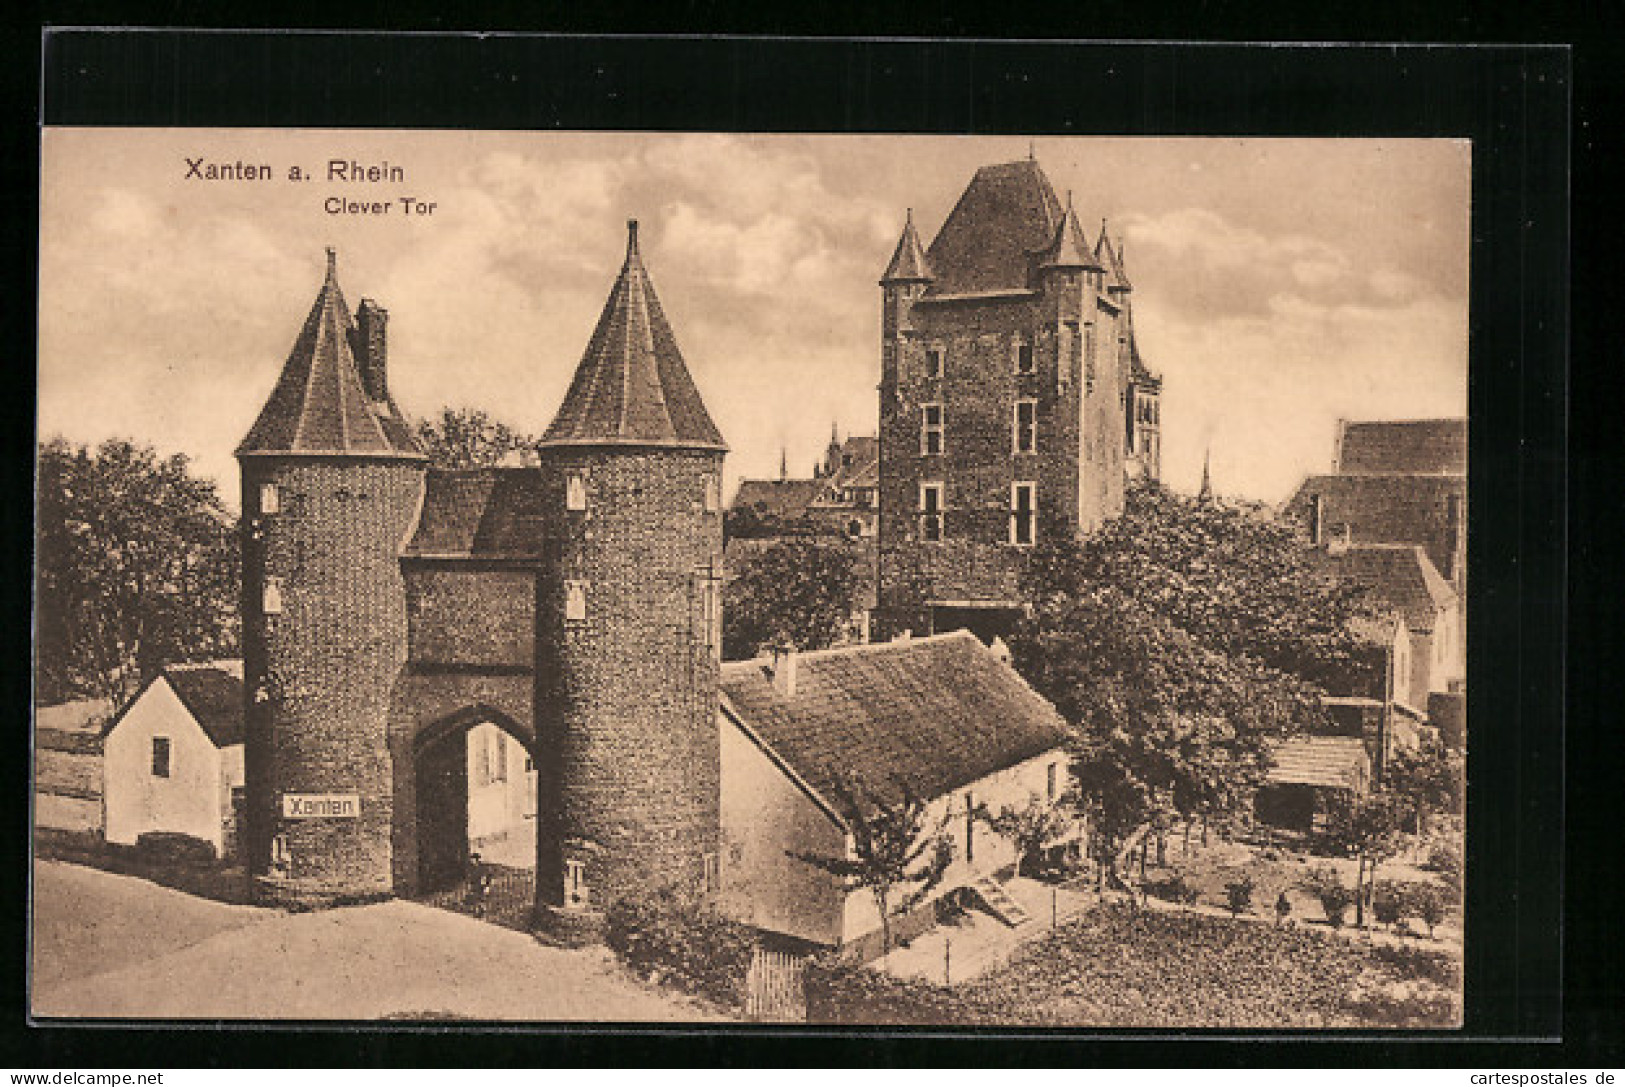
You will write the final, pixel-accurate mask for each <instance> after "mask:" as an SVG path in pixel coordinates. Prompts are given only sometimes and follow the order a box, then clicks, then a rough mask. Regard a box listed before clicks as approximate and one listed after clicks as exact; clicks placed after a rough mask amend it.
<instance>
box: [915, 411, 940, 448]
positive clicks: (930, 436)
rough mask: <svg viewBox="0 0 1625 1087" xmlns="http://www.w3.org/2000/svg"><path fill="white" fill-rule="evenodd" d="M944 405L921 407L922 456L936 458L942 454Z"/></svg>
mask: <svg viewBox="0 0 1625 1087" xmlns="http://www.w3.org/2000/svg"><path fill="white" fill-rule="evenodd" d="M942 432H943V420H942V405H941V404H922V405H920V453H921V455H922V456H927V457H931V456H936V455H937V454H940V453H941V452H942V444H943V442H942Z"/></svg>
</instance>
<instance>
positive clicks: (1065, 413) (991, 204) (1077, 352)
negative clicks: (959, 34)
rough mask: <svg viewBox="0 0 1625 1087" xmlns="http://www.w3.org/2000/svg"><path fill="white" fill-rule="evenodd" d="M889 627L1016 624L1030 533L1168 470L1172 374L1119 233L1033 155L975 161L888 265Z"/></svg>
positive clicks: (1088, 523)
mask: <svg viewBox="0 0 1625 1087" xmlns="http://www.w3.org/2000/svg"><path fill="white" fill-rule="evenodd" d="M880 287H881V293H882V302H881V376H880V529H879V532H880V538H879V553H880V554H879V569H880V575H879V577H880V590H879V608H878V611H877V615H876V628H877V629H876V632H877V634H879V635H880V636H881V637H885V636H888V635H890V634H896V633H899V632H901V631H903V630H911V631H913V632H915V633H931V632H936V631H946V630H954V629H956V628H959V627H967V628H969V629H971V630H972V631H974V632H976V633H977V634H979V635H981V636H983V637H984V638H990V637H992V636H993V635H994V634H998V633H1001V632H1003V631H1006V630H1008V629H1009V627H1010V626H1011V625H1012V624H1013V622H1014V621H1015V619H1016V617H1017V616H1018V615H1019V608H1020V592H1019V588H1020V578H1021V573H1022V570H1023V568H1024V566H1025V564H1026V561H1027V557H1028V556H1029V555H1030V554H1031V552H1032V548H1033V547H1034V545H1035V544H1037V543H1038V542H1039V541H1040V540H1042V539H1044V538H1045V536H1046V535H1048V534H1051V533H1070V534H1080V533H1085V532H1088V531H1090V530H1092V529H1094V528H1096V527H1098V526H1099V525H1100V524H1101V523H1102V522H1103V521H1105V520H1107V519H1109V518H1111V517H1114V516H1116V515H1117V514H1119V513H1120V512H1121V511H1122V508H1123V487H1124V480H1125V477H1126V476H1127V475H1130V474H1144V475H1148V476H1150V477H1151V478H1157V477H1158V475H1159V473H1160V457H1161V450H1160V444H1161V437H1160V422H1161V420H1160V409H1159V393H1160V391H1161V382H1160V379H1158V378H1157V377H1156V376H1155V375H1154V374H1153V373H1151V371H1150V370H1149V369H1148V368H1147V367H1146V366H1145V364H1144V362H1143V361H1142V359H1141V358H1140V353H1139V348H1138V346H1137V344H1136V342H1135V336H1134V323H1133V309H1132V297H1131V296H1132V291H1133V287H1132V286H1131V285H1130V283H1129V279H1128V275H1127V273H1126V271H1125V268H1124V262H1123V251H1122V246H1121V243H1114V242H1113V241H1112V240H1111V239H1110V238H1109V237H1108V236H1107V234H1106V230H1105V227H1104V224H1103V225H1102V229H1101V233H1100V237H1099V239H1098V240H1097V241H1096V243H1095V244H1094V245H1093V246H1091V245H1090V244H1089V242H1088V239H1087V238H1086V237H1085V235H1084V231H1083V228H1082V227H1081V226H1080V225H1079V222H1078V217H1077V214H1076V212H1075V210H1074V209H1073V206H1072V202H1071V197H1070V196H1068V198H1067V202H1066V204H1065V205H1063V204H1062V203H1061V202H1060V201H1059V200H1058V199H1057V198H1056V195H1055V191H1054V189H1053V188H1052V187H1051V186H1050V183H1049V180H1048V178H1046V177H1045V176H1044V173H1043V171H1042V170H1041V169H1040V168H1039V165H1038V163H1037V162H1036V161H1034V160H1032V159H1027V160H1023V161H1020V162H1012V163H1007V164H1003V165H997V166H986V167H983V168H982V169H980V170H978V171H977V172H976V175H975V177H973V178H972V179H971V182H970V185H969V186H968V187H967V188H966V189H965V192H964V194H963V195H961V196H960V198H959V202H958V204H957V205H955V207H954V209H953V211H952V212H951V213H950V214H949V215H948V218H947V220H946V221H945V222H944V223H943V225H942V228H941V230H939V231H938V233H937V235H936V238H935V239H934V240H933V241H932V243H931V245H930V247H929V248H928V249H927V248H925V247H924V246H922V245H921V244H920V239H919V235H918V234H917V233H916V231H915V226H914V221H913V215H912V213H910V215H909V217H908V220H907V222H906V224H905V226H904V228H903V234H902V238H901V239H900V240H899V241H898V243H897V248H896V251H895V252H894V254H893V256H892V259H891V263H890V265H888V267H887V268H886V271H885V274H884V275H883V276H882V277H881V280H880Z"/></svg>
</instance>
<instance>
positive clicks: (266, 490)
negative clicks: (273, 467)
mask: <svg viewBox="0 0 1625 1087" xmlns="http://www.w3.org/2000/svg"><path fill="white" fill-rule="evenodd" d="M260 512H261V513H281V512H282V494H281V492H280V491H278V490H277V486H276V484H275V483H261V484H260Z"/></svg>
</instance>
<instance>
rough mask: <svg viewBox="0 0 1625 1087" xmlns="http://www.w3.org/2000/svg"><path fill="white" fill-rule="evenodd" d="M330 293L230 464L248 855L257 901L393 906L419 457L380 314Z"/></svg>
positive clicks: (328, 285)
mask: <svg viewBox="0 0 1625 1087" xmlns="http://www.w3.org/2000/svg"><path fill="white" fill-rule="evenodd" d="M334 265H335V260H334V255H333V251H332V250H331V249H329V250H328V255H327V278H326V280H325V282H324V283H323V284H322V287H321V290H320V292H319V293H318V294H317V296H316V302H315V304H314V305H313V306H312V307H311V311H310V316H309V317H307V318H306V320H305V324H304V327H303V329H302V330H301V331H300V333H299V337H298V339H297V340H296V341H295V343H294V346H293V351H292V352H291V353H290V354H289V356H288V361H287V363H286V364H285V365H284V367H283V370H282V376H281V378H280V379H279V380H278V382H277V384H276V387H275V388H274V389H273V390H272V392H271V396H270V399H269V400H267V401H266V404H265V407H264V408H263V409H262V410H261V412H260V415H259V418H258V419H257V420H256V421H255V423H254V426H253V428H252V429H251V430H250V431H249V433H248V436H247V437H246V438H244V439H243V442H242V444H241V445H240V446H239V447H238V449H237V458H238V462H239V464H240V465H241V467H242V485H243V490H242V503H243V541H242V546H243V556H242V557H243V563H242V576H243V599H242V619H243V632H242V638H243V679H244V688H245V692H246V693H245V697H246V699H247V713H246V717H245V720H246V722H247V729H246V737H245V748H244V761H245V767H244V770H245V778H246V789H245V797H244V800H245V804H244V809H245V810H244V811H243V817H244V819H245V821H246V824H247V825H246V827H245V831H246V833H245V835H244V837H245V841H246V845H247V852H248V865H249V872H250V875H251V876H252V877H253V885H254V891H255V895H256V897H258V898H259V899H260V900H262V901H267V902H285V903H302V904H322V903H330V902H332V901H334V900H335V899H339V898H344V897H352V896H365V895H371V894H384V893H388V892H389V891H390V889H391V875H390V826H391V795H392V784H391V772H390V764H389V748H388V743H387V720H388V710H389V700H390V691H391V688H392V686H393V684H394V682H395V679H396V676H397V674H398V673H399V671H400V669H401V666H402V664H403V663H404V661H405V657H406V606H405V597H404V592H403V588H402V584H401V573H400V565H399V555H400V549H401V546H402V543H403V542H404V540H405V539H406V537H407V535H408V534H409V533H410V531H411V528H412V525H413V523H414V521H415V520H416V518H417V514H418V509H419V506H420V504H421V502H422V495H423V480H424V470H425V458H424V456H423V454H422V452H421V451H420V450H419V449H418V447H417V444H416V442H415V441H414V440H413V438H412V435H411V432H410V430H409V428H408V427H407V425H406V423H405V421H404V420H403V419H402V417H401V413H400V411H399V409H398V408H397V407H396V406H395V404H394V401H393V400H392V399H391V397H390V395H389V390H388V385H387V381H386V370H385V338H384V327H385V320H386V319H387V314H386V313H385V311H384V310H383V309H381V308H379V307H378V306H377V305H375V304H374V303H372V302H371V301H369V300H363V301H362V304H361V307H360V310H359V311H358V315H357V316H358V317H359V323H358V321H357V320H356V319H354V318H352V317H351V314H350V310H349V308H348V307H347V306H346V305H345V302H344V296H343V294H342V293H341V292H340V290H339V286H338V280H337V277H336V274H335V267H334Z"/></svg>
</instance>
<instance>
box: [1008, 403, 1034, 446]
mask: <svg viewBox="0 0 1625 1087" xmlns="http://www.w3.org/2000/svg"><path fill="white" fill-rule="evenodd" d="M1011 448H1012V450H1013V451H1014V452H1017V453H1036V452H1037V451H1038V401H1036V400H1017V401H1016V416H1015V427H1014V433H1013V434H1012V436H1011Z"/></svg>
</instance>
